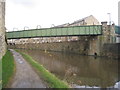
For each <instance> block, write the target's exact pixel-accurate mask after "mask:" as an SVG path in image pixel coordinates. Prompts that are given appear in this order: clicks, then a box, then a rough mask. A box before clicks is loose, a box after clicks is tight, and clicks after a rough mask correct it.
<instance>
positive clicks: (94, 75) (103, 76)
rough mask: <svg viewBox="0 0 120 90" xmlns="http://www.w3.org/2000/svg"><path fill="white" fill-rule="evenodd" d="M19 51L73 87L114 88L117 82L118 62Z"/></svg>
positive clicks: (103, 58) (51, 53)
mask: <svg viewBox="0 0 120 90" xmlns="http://www.w3.org/2000/svg"><path fill="white" fill-rule="evenodd" d="M21 51H23V52H25V53H26V54H28V55H30V56H32V58H33V59H34V60H36V61H37V62H39V63H40V64H42V65H43V66H44V67H45V68H46V69H48V70H49V71H50V72H51V73H53V74H55V75H56V76H57V77H58V78H60V79H61V80H64V81H66V82H68V83H69V84H70V85H73V86H75V87H80V86H82V87H83V86H84V87H86V86H87V87H101V88H106V87H114V86H115V84H116V83H117V82H118V81H119V80H118V73H119V72H118V63H119V62H118V60H114V59H108V58H105V57H94V56H81V55H78V54H71V53H61V52H48V51H40V50H21Z"/></svg>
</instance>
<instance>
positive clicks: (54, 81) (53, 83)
mask: <svg viewBox="0 0 120 90" xmlns="http://www.w3.org/2000/svg"><path fill="white" fill-rule="evenodd" d="M17 52H19V53H20V54H21V55H22V56H23V57H24V59H25V60H27V61H28V62H29V63H30V64H31V65H32V66H33V67H34V68H35V69H37V70H38V71H39V73H40V74H41V76H42V77H43V78H44V80H45V81H47V83H48V84H49V87H50V88H66V89H67V88H69V85H68V84H67V83H65V82H64V81H62V80H60V79H58V78H57V77H56V76H55V75H53V74H52V73H50V72H49V71H48V70H46V69H45V68H44V67H43V66H42V65H40V64H39V63H38V62H36V61H35V60H33V59H32V57H30V56H29V55H27V54H25V53H23V52H20V51H18V50H17Z"/></svg>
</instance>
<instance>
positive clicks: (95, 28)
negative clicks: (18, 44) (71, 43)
mask: <svg viewBox="0 0 120 90" xmlns="http://www.w3.org/2000/svg"><path fill="white" fill-rule="evenodd" d="M6 35H7V39H20V38H35V37H62V36H88V35H102V26H101V25H90V26H72V27H62V28H61V27H60V28H59V27H53V28H41V29H29V30H21V31H11V32H7V33H6Z"/></svg>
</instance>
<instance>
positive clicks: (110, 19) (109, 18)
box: [107, 13, 111, 25]
mask: <svg viewBox="0 0 120 90" xmlns="http://www.w3.org/2000/svg"><path fill="white" fill-rule="evenodd" d="M107 14H108V15H109V25H111V13H107Z"/></svg>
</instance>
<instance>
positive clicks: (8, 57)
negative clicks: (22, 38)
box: [2, 50, 15, 88]
mask: <svg viewBox="0 0 120 90" xmlns="http://www.w3.org/2000/svg"><path fill="white" fill-rule="evenodd" d="M14 70H15V64H14V58H13V55H12V53H11V52H10V51H9V50H8V51H7V52H6V54H5V55H4V56H3V58H2V87H3V88H4V87H5V86H6V85H7V84H8V82H9V80H10V78H11V77H12V75H13V73H14Z"/></svg>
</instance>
